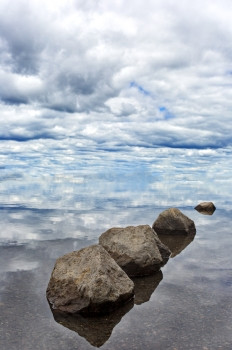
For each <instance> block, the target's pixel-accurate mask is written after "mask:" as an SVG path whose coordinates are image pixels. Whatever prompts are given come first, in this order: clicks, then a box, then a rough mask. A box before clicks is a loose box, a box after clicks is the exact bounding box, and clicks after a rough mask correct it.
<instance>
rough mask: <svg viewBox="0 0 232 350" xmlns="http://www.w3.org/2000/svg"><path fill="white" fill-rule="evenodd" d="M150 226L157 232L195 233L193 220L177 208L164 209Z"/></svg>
mask: <svg viewBox="0 0 232 350" xmlns="http://www.w3.org/2000/svg"><path fill="white" fill-rule="evenodd" d="M152 228H153V229H154V230H155V232H156V233H158V235H159V234H168V235H169V234H176V235H179V234H195V233H196V228H195V224H194V222H193V221H192V220H191V219H189V218H188V217H187V216H186V215H184V214H183V213H182V212H181V211H180V210H179V209H177V208H170V209H166V210H164V211H163V212H162V213H161V214H160V215H159V216H158V218H157V219H156V221H155V222H154V223H153V225H152Z"/></svg>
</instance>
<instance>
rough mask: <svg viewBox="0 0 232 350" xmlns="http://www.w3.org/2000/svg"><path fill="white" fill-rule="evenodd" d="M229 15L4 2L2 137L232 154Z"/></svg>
mask: <svg viewBox="0 0 232 350" xmlns="http://www.w3.org/2000/svg"><path fill="white" fill-rule="evenodd" d="M231 14H232V3H231V1H229V0H228V1H227V0H220V1H219V0H214V1H211V0H201V1H200V0H195V1H193V2H190V1H181V2H178V1H172V0H165V1H163V0H162V1H161V0H153V1H152V0H147V1H146V2H144V1H141V0H134V1H133V2H125V1H122V0H115V1H106V0H96V1H90V0H64V1H63V0H58V1H56V2H55V3H54V2H52V1H44V0H38V1H37V0H32V1H26V0H17V1H14V2H9V1H8V0H0V81H1V84H0V114H1V128H0V139H1V140H2V141H4V140H5V141H6V140H7V141H10V140H12V141H17V142H18V141H20V142H23V141H25V142H28V141H30V140H39V142H42V143H43V142H46V140H55V141H56V142H57V143H59V144H67V145H68V144H69V143H72V144H73V143H75V145H76V146H77V147H79V148H80V149H81V148H88V149H92V150H99V149H103V150H111V151H112V150H120V149H123V148H124V147H135V146H139V147H147V148H153V147H157V146H158V147H159V146H165V147H166V146H167V147H172V148H178V147H180V148H197V149H202V148H220V147H228V146H231V142H232V140H231V130H232V118H231V107H232V45H231V42H232V21H231Z"/></svg>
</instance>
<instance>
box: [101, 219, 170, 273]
mask: <svg viewBox="0 0 232 350" xmlns="http://www.w3.org/2000/svg"><path fill="white" fill-rule="evenodd" d="M99 244H101V245H102V246H103V247H104V248H105V249H106V250H107V251H108V252H109V254H110V255H111V256H112V258H113V259H114V260H115V261H116V262H117V264H118V265H119V266H120V267H121V268H122V269H123V270H124V271H125V272H126V273H127V274H128V276H145V275H150V274H152V273H154V272H155V271H158V270H159V269H160V267H161V266H163V264H164V261H163V258H162V255H161V253H160V251H159V248H158V245H157V237H156V235H155V233H154V231H153V230H152V228H151V227H150V226H149V225H140V226H128V227H126V228H119V227H114V228H111V229H109V230H108V231H106V232H104V233H103V234H102V235H101V236H100V238H99ZM160 244H162V243H161V242H160ZM160 246H161V245H160Z"/></svg>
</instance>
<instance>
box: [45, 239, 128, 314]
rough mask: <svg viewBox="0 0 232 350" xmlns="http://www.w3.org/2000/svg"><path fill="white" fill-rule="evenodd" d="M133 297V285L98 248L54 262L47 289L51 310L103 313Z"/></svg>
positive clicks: (84, 249)
mask: <svg viewBox="0 0 232 350" xmlns="http://www.w3.org/2000/svg"><path fill="white" fill-rule="evenodd" d="M133 295H134V283H133V282H132V281H131V280H130V279H129V277H128V276H127V275H126V273H125V272H124V271H123V270H122V269H121V268H120V267H119V266H118V265H117V264H116V262H115V261H114V260H113V259H112V258H111V257H110V255H109V254H108V253H107V251H106V250H105V249H104V248H103V247H102V246H100V245H92V246H89V247H87V248H83V249H81V250H79V251H74V252H72V253H69V254H66V255H64V256H62V257H61V258H59V259H57V261H56V263H55V267H54V269H53V272H52V275H51V279H50V281H49V284H48V288H47V298H48V300H49V302H50V303H51V304H52V306H53V308H54V309H59V310H61V311H65V312H70V313H74V312H80V313H85V314H92V313H105V312H110V311H112V310H113V309H115V308H116V307H117V306H119V305H120V304H122V303H124V302H125V301H127V300H129V299H131V298H132V297H133Z"/></svg>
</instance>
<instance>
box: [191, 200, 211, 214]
mask: <svg viewBox="0 0 232 350" xmlns="http://www.w3.org/2000/svg"><path fill="white" fill-rule="evenodd" d="M194 209H196V210H197V211H198V212H199V213H201V214H203V215H213V213H214V211H215V209H216V207H215V205H214V204H213V202H202V203H200V204H198V205H197V206H196V207H195V208H194Z"/></svg>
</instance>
